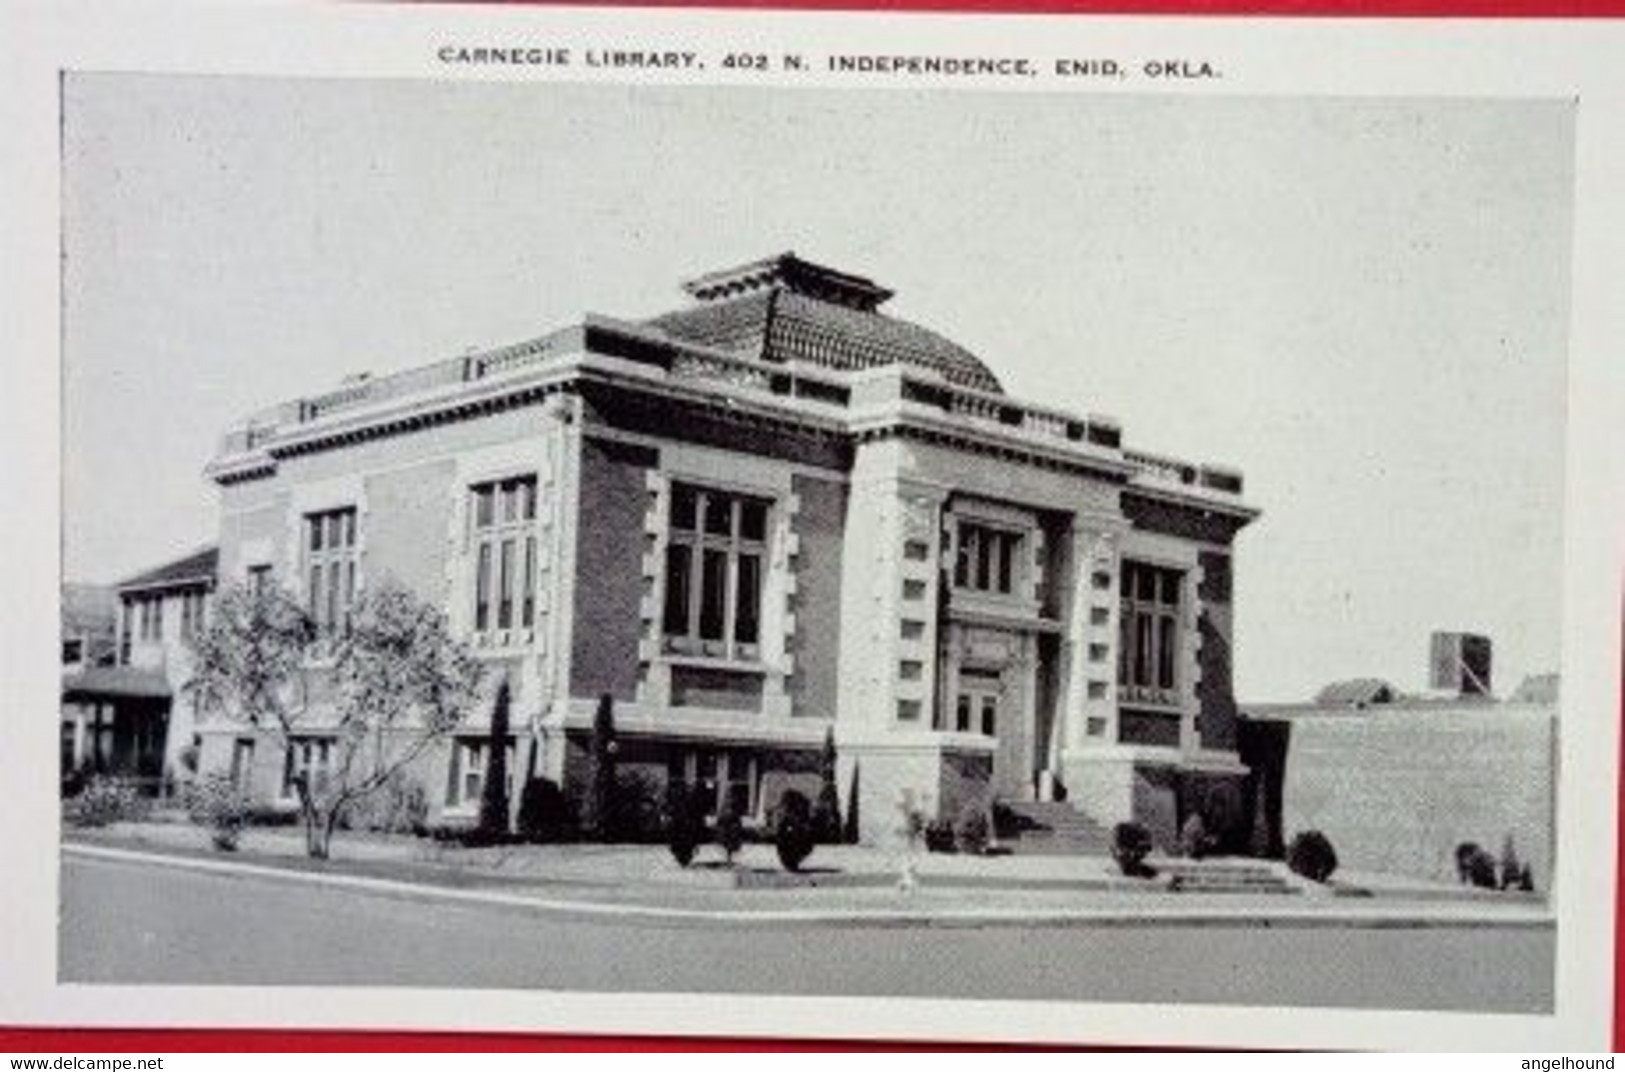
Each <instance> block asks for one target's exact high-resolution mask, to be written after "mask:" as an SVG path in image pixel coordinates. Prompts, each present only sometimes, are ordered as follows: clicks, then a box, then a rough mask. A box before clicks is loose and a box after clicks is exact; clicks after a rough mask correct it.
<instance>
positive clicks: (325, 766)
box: [282, 737, 333, 800]
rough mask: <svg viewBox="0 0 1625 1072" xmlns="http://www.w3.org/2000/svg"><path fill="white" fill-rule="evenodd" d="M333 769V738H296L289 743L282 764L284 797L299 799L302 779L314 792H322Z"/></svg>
mask: <svg viewBox="0 0 1625 1072" xmlns="http://www.w3.org/2000/svg"><path fill="white" fill-rule="evenodd" d="M332 769H333V739H332V738H331V737H295V738H293V739H291V740H290V741H289V742H288V752H287V755H286V756H285V758H284V760H283V764H282V795H283V796H284V797H286V798H287V799H289V800H297V799H298V798H299V789H298V783H299V781H300V780H301V779H305V780H306V784H307V785H308V786H309V787H310V788H311V790H312V791H320V790H321V789H322V788H323V787H324V786H325V785H326V783H327V778H328V776H329V774H330V773H331V772H332Z"/></svg>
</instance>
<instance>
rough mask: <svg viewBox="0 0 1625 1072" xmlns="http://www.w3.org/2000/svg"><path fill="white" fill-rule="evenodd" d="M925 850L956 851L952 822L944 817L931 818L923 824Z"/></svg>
mask: <svg viewBox="0 0 1625 1072" xmlns="http://www.w3.org/2000/svg"><path fill="white" fill-rule="evenodd" d="M923 837H924V838H925V850H926V851H927V852H956V851H958V848H959V846H958V845H957V844H955V842H954V824H952V823H950V822H949V821H948V820H946V819H933V820H931V821H930V822H929V823H926V824H925V833H924V835H923Z"/></svg>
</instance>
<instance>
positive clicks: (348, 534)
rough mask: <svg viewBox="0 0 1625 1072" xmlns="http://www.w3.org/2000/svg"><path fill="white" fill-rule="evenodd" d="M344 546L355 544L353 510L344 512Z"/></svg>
mask: <svg viewBox="0 0 1625 1072" xmlns="http://www.w3.org/2000/svg"><path fill="white" fill-rule="evenodd" d="M344 546H346V547H354V546H355V511H354V510H346V511H345V512H344Z"/></svg>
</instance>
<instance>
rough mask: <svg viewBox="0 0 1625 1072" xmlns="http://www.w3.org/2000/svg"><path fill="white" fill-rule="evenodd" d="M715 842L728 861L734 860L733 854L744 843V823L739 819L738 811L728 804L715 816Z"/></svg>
mask: <svg viewBox="0 0 1625 1072" xmlns="http://www.w3.org/2000/svg"><path fill="white" fill-rule="evenodd" d="M717 844H718V845H721V846H722V851H723V852H724V853H725V854H726V855H727V857H728V862H729V863H730V864H731V863H733V862H734V854H735V853H737V852H738V851H739V849H740V847H741V846H743V845H744V844H745V824H744V823H743V822H741V821H740V819H739V813H738V812H736V811H734V809H733V805H732V804H729V805H728V806H727V807H725V808H723V809H722V814H720V815H718V816H717Z"/></svg>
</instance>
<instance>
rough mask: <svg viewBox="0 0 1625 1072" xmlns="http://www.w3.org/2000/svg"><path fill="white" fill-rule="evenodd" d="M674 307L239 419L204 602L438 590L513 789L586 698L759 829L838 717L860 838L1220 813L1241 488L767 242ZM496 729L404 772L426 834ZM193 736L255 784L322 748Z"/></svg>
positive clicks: (640, 745)
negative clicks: (500, 691) (509, 705)
mask: <svg viewBox="0 0 1625 1072" xmlns="http://www.w3.org/2000/svg"><path fill="white" fill-rule="evenodd" d="M685 289H686V290H687V292H688V294H689V296H690V298H691V299H692V300H691V302H690V303H689V304H688V305H687V306H686V307H684V308H681V309H678V310H676V311H674V312H671V313H668V314H666V315H663V316H659V317H655V318H653V319H649V320H642V321H632V320H620V319H613V318H610V317H604V316H596V315H589V316H588V317H587V318H586V319H585V321H584V322H582V323H580V324H577V325H574V326H571V327H567V328H565V329H563V330H560V331H556V332H553V333H551V334H547V335H544V336H541V337H539V338H535V339H530V340H527V341H524V342H520V343H517V344H514V345H511V346H506V347H503V348H500V349H496V350H491V351H487V352H482V353H473V354H468V355H465V356H461V357H456V358H452V359H450V360H445V361H441V362H438V363H436V364H432V365H428V366H426V367H422V368H417V369H414V370H412V371H409V372H404V373H400V374H397V375H390V376H380V377H356V378H352V379H351V380H348V381H346V382H345V384H344V385H343V386H342V387H340V388H339V389H338V390H335V391H331V392H329V393H326V394H320V395H315V396H312V397H307V398H301V399H297V400H294V401H291V402H288V403H285V404H283V405H280V406H277V407H275V408H273V409H270V410H267V411H264V412H261V413H259V414H256V415H255V416H253V417H251V418H250V419H248V420H246V421H245V422H243V423H242V424H241V425H240V426H237V427H235V428H233V429H231V430H230V431H229V432H228V433H227V434H226V436H225V439H224V442H223V445H222V448H221V451H220V453H219V455H218V456H217V457H216V458H215V459H214V461H213V462H212V463H211V465H210V466H209V469H208V472H209V474H210V475H211V476H212V477H213V479H214V480H215V482H216V483H217V484H218V485H219V488H220V493H221V503H222V515H221V528H220V561H219V567H220V569H219V575H220V578H221V580H222V583H255V582H257V581H259V580H262V579H263V578H265V577H267V576H272V577H274V578H275V579H276V580H277V581H278V582H279V583H281V584H283V585H285V586H287V587H289V588H291V589H292V590H293V591H295V592H296V593H299V594H300V595H301V596H302V598H304V599H305V600H306V601H307V604H308V606H309V608H310V610H311V612H312V613H313V615H314V616H315V618H316V619H317V621H318V623H319V624H320V625H321V626H322V627H323V628H328V629H336V630H337V629H343V628H344V627H345V623H346V621H347V619H348V615H349V613H350V608H351V607H352V605H353V604H354V601H355V600H356V598H357V596H358V593H360V592H361V591H362V590H363V589H364V588H365V586H367V585H368V584H372V583H375V582H378V581H380V580H382V579H384V578H393V579H394V580H395V581H397V582H399V583H402V584H405V585H406V586H408V587H410V588H411V589H413V590H415V591H416V592H418V593H419V594H420V595H422V596H423V597H426V598H428V599H430V600H432V601H434V602H435V603H437V604H438V605H441V606H443V607H444V608H445V609H446V611H447V612H448V614H449V616H450V619H451V622H452V626H453V628H454V630H455V632H456V633H457V634H458V635H460V636H462V637H464V638H466V639H467V640H468V641H469V642H470V643H472V644H473V645H474V647H475V648H476V650H477V651H478V652H479V654H480V655H481V657H482V658H484V659H485V660H487V661H488V662H489V664H490V665H491V667H492V668H493V670H500V671H502V672H504V673H505V674H506V676H507V677H508V678H509V679H510V680H511V681H512V682H513V684H514V690H515V691H514V707H513V712H514V725H515V728H516V732H515V739H514V741H513V743H512V745H511V747H512V748H513V749H514V752H515V767H516V768H517V769H518V770H519V771H520V773H521V775H523V774H525V773H527V772H528V773H532V774H534V775H536V776H541V777H547V778H551V779H554V780H556V781H557V782H559V783H560V784H561V785H562V786H563V787H564V789H565V791H566V792H567V793H568V794H570V795H571V796H573V797H577V798H579V797H580V796H581V795H582V794H583V792H584V788H585V786H586V784H587V783H588V781H589V771H590V767H591V757H590V747H589V740H590V733H591V726H592V721H593V711H594V708H595V706H596V704H597V702H598V699H599V697H601V696H609V697H611V698H612V699H613V701H614V704H615V713H614V719H615V726H616V731H617V741H616V744H617V765H618V767H619V768H620V769H621V770H622V771H623V772H624V773H627V774H635V775H636V776H637V777H638V778H639V779H641V780H642V781H643V782H645V783H646V784H648V785H652V786H654V787H656V788H658V787H659V786H661V785H663V784H665V783H666V782H668V781H669V780H670V779H674V778H676V779H683V780H686V781H688V782H690V783H692V784H697V785H702V786H704V787H706V791H707V792H708V793H709V794H710V797H709V804H710V806H711V808H712V809H713V810H714V809H716V808H717V807H719V806H721V804H722V802H723V801H725V800H731V801H732V802H733V804H734V806H735V807H736V808H737V809H739V810H740V811H742V812H744V813H745V815H746V816H747V818H749V817H755V818H761V817H763V816H765V815H766V814H767V813H768V811H769V810H770V809H771V808H772V806H773V804H774V802H775V800H776V799H777V797H778V795H779V794H780V793H782V792H783V790H784V789H785V788H786V787H788V786H800V787H803V788H806V789H809V790H816V787H817V784H818V783H817V773H816V772H817V769H818V754H819V748H820V745H821V742H822V741H823V738H824V735H825V731H826V728H827V727H829V726H831V725H833V727H834V730H835V737H836V741H837V747H838V754H839V760H840V787H841V795H842V798H843V799H842V803H843V807H845V808H848V809H850V808H852V807H854V806H856V807H857V809H858V824H857V825H858V826H859V827H860V828H861V832H862V834H863V836H864V837H865V838H866V839H871V840H872V839H876V838H881V837H886V836H889V835H890V834H892V833H893V832H895V831H896V830H897V829H898V827H899V825H900V823H901V816H900V814H899V803H900V802H901V801H902V800H904V799H905V797H906V798H907V799H908V800H910V801H912V802H913V805H914V806H915V807H917V808H920V809H922V810H924V811H925V812H927V813H928V814H929V815H942V816H948V817H951V816H953V815H955V814H957V811H958V809H960V808H961V807H962V806H963V805H965V804H966V803H967V802H974V803H976V804H979V805H986V804H987V803H988V801H989V800H990V799H992V798H1001V799H1005V800H1033V799H1054V798H1063V797H1064V799H1066V800H1067V801H1069V802H1071V803H1072V804H1073V805H1075V806H1076V807H1078V808H1079V809H1080V810H1082V811H1083V812H1085V813H1087V814H1088V815H1090V816H1092V817H1094V818H1095V819H1097V820H1099V821H1102V822H1113V821H1118V820H1123V819H1128V818H1130V817H1138V818H1141V819H1142V820H1145V821H1147V822H1148V823H1149V824H1150V825H1151V826H1152V827H1153V828H1154V829H1155V831H1156V832H1157V834H1158V836H1160V837H1162V838H1163V839H1164V840H1168V839H1171V838H1172V837H1173V836H1174V832H1175V831H1176V830H1177V827H1178V823H1179V821H1180V818H1181V816H1182V814H1183V813H1184V812H1185V811H1186V810H1187V809H1188V808H1189V807H1190V806H1192V802H1193V801H1195V800H1196V799H1197V798H1199V797H1201V796H1203V795H1205V794H1207V793H1209V792H1215V791H1224V792H1230V793H1235V792H1237V791H1238V787H1239V780H1240V778H1241V777H1242V775H1243V774H1244V773H1245V770H1244V768H1243V767H1242V765H1241V764H1240V762H1239V761H1238V758H1237V753H1236V711H1235V704H1234V701H1233V699H1232V696H1231V688H1230V673H1231V658H1232V655H1231V650H1230V644H1231V618H1232V610H1231V607H1232V598H1233V596H1232V587H1233V572H1232V560H1231V544H1232V541H1233V539H1234V538H1235V536H1236V534H1237V533H1238V532H1239V531H1240V530H1241V529H1242V528H1243V527H1244V526H1245V525H1246V524H1247V523H1248V522H1249V521H1251V520H1252V519H1253V518H1254V517H1255V516H1257V512H1256V511H1255V510H1254V509H1253V508H1252V507H1250V506H1248V505H1247V504H1246V503H1245V502H1244V501H1243V500H1242V498H1241V492H1242V478H1241V475H1240V474H1239V473H1237V472H1235V471H1233V470H1230V469H1225V468H1221V467H1218V466H1211V465H1203V464H1197V463H1194V462H1185V461H1180V460H1177V459H1171V458H1165V457H1160V456H1157V455H1154V454H1150V453H1145V452H1142V451H1139V450H1137V449H1132V448H1129V447H1127V446H1125V445H1124V443H1123V435H1122V431H1121V429H1120V427H1119V425H1118V424H1117V423H1116V422H1114V421H1112V420H1110V419H1108V418H1103V417H1099V416H1093V415H1084V414H1077V413H1071V412H1067V411H1063V410H1059V409H1055V408H1052V407H1050V406H1047V405H1044V404H1041V403H1036V402H1028V401H1023V400H1020V399H1017V398H1013V397H1011V396H1010V395H1008V394H1006V393H1005V392H1004V390H1003V388H1002V387H1001V385H1000V383H999V381H998V378H997V377H996V375H995V374H994V372H993V370H992V369H990V368H989V367H988V366H987V365H985V364H984V363H983V362H982V361H981V360H979V359H978V358H977V357H976V356H974V355H973V354H971V353H970V352H968V351H967V350H965V349H964V348H962V347H960V346H959V345H957V344H955V343H953V342H951V341H949V340H948V339H945V338H943V337H942V336H940V335H938V334H936V333H935V332H932V331H930V330H928V329H926V328H922V327H919V326H916V325H914V324H911V323H909V322H907V321H904V320H900V319H897V318H894V317H891V316H889V315H887V314H886V313H884V312H882V311H881V308H880V307H881V306H882V305H883V304H884V303H885V302H886V300H887V299H888V298H890V297H891V292H890V291H889V290H887V289H885V288H883V287H881V286H879V285H878V284H876V283H874V282H872V281H870V280H868V279H863V278H860V277H858V276H854V275H850V274H846V273H843V272H839V271H835V270H832V269H829V268H825V267H822V266H819V265H816V264H813V263H811V262H808V261H806V260H803V259H801V258H798V257H796V256H794V255H788V254H787V255H783V256H778V257H773V258H769V259H767V260H763V261H759V262H756V263H753V264H748V265H745V266H743V267H740V268H735V269H729V270H725V271H719V272H714V273H712V274H709V275H705V276H702V277H700V278H698V279H695V280H693V281H691V282H689V283H688V284H686V287H685ZM494 676H495V675H493V677H494ZM488 718H489V705H488V704H487V705H483V709H482V710H481V711H480V712H479V713H478V715H477V716H476V718H475V719H474V720H473V721H472V722H471V723H470V724H469V725H468V726H466V727H465V729H464V732H463V735H462V736H460V737H458V738H457V739H456V740H455V741H454V742H453V743H452V744H451V745H450V746H449V747H447V748H445V749H443V750H441V751H439V752H438V753H435V754H434V755H433V757H432V759H429V760H427V761H425V763H424V764H423V765H422V766H421V768H420V770H419V778H420V780H421V782H422V784H423V785H424V786H425V787H426V788H427V789H428V791H429V794H430V796H431V799H432V801H433V804H434V808H435V812H436V820H437V821H447V820H456V819H458V818H459V817H467V818H472V817H473V815H474V814H475V813H476V812H477V809H478V803H479V788H480V785H481V782H482V778H483V772H484V770H485V767H486V763H487V762H488V757H487V755H486V751H487V748H488V745H487V741H486V733H487V731H486V725H487V720H488ZM199 732H200V733H201V735H202V738H203V741H204V745H203V753H204V765H205V767H206V768H208V769H216V770H221V771H226V770H231V771H234V772H236V773H237V774H238V776H239V777H240V778H242V779H243V780H244V783H245V784H247V785H250V786H251V787H252V789H253V790H254V792H255V793H256V794H258V795H260V796H262V797H279V796H280V797H283V798H285V799H286V798H288V797H289V796H290V795H291V789H290V786H291V784H292V777H293V776H294V775H296V774H300V773H307V772H317V773H319V771H320V769H321V767H322V765H323V764H324V763H326V762H327V761H328V758H327V757H328V756H329V755H330V749H331V744H330V742H331V737H330V736H324V734H323V730H322V728H321V726H320V723H319V722H318V723H315V724H313V727H312V729H311V732H310V733H309V735H308V736H306V737H304V738H301V739H300V740H299V741H297V742H296V743H295V746H294V748H293V749H292V751H291V752H290V753H289V754H271V753H272V749H273V745H272V744H271V742H270V741H269V739H268V738H265V737H258V736H256V735H254V734H252V733H248V732H245V731H244V729H243V728H242V727H241V726H236V725H232V724H229V723H224V722H216V721H210V722H207V723H205V724H203V725H201V726H200V727H199ZM278 751H279V750H278Z"/></svg>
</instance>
